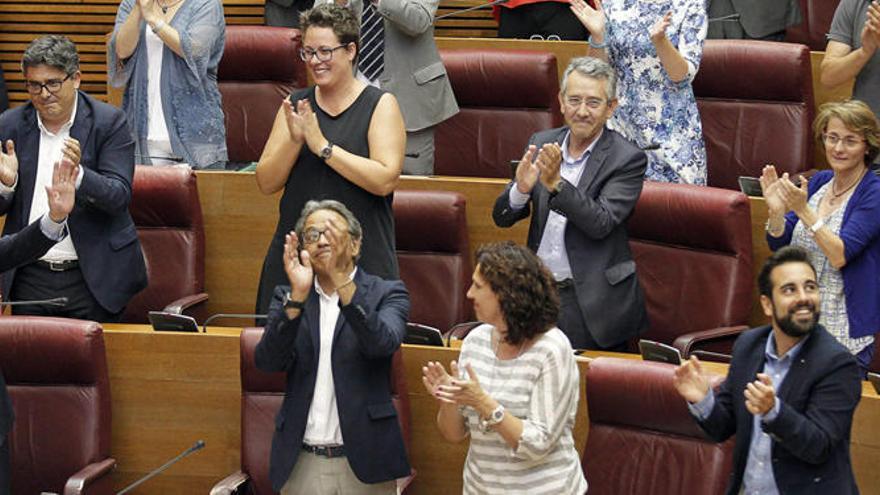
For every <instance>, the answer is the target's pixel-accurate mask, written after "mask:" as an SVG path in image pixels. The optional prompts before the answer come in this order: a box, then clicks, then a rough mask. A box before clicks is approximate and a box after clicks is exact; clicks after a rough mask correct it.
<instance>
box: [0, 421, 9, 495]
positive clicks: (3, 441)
mask: <svg viewBox="0 0 880 495" xmlns="http://www.w3.org/2000/svg"><path fill="white" fill-rule="evenodd" d="M9 471H10V468H9V442H8V441H7V438H6V435H5V434H2V435H0V495H9V494H10V493H12V488H11V484H12V481H11V480H12V475H11V473H10V472H9Z"/></svg>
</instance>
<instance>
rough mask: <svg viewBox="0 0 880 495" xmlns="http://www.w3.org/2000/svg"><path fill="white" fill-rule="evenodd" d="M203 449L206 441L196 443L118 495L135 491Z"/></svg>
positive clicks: (117, 493) (117, 494)
mask: <svg viewBox="0 0 880 495" xmlns="http://www.w3.org/2000/svg"><path fill="white" fill-rule="evenodd" d="M203 448H205V441H204V440H199V441H198V442H196V443H195V444H193V446H192V447H190V448H188V449H186V450H185V451H183V452H182V453H181V454H180V455H178V456H177V457H175V458H174V459H171V460H170V461H168V462H166V463H165V464H162V465H161V466H159V467H158V468H157V469H154V470H153V471H151V472H150V473H148V474H147V475H146V476H144V477H143V478H141V479H139V480H137V481H135V482H134V483H132V484H130V485H128V486H127V487H125V488H123V489H122V491H120V492H116V495H123V494H125V493H128V492H130V491H132V490H134V489H135V488H137V487H138V486H140V485H142V484H143V483H144V482H145V481H147V480H149V479H151V478H153V477H154V476H156V475H157V474H159V473H161V472H162V471H165V470H166V469H168V468H169V467H171V466H172V465H173V464H175V463H176V462H177V461H179V460H181V459H183V458H184V457H186V456H188V455H190V454H192V453H193V452H195V451H197V450H200V449H203Z"/></svg>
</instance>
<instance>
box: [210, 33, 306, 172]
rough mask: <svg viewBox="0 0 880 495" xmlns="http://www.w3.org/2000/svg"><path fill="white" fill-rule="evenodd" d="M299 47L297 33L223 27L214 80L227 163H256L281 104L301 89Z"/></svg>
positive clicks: (302, 70) (302, 68) (302, 74)
mask: <svg viewBox="0 0 880 495" xmlns="http://www.w3.org/2000/svg"><path fill="white" fill-rule="evenodd" d="M300 43H301V36H300V32H299V30H298V29H290V28H282V27H269V26H226V44H225V46H224V48H223V58H222V59H221V60H220V67H219V68H218V74H217V80H218V83H219V86H220V93H221V95H222V96H223V114H224V116H225V119H226V147H227V149H228V152H229V160H230V161H232V162H253V161H257V160H259V159H260V155H261V154H262V153H263V147H264V146H265V144H266V140H267V139H268V138H269V132H270V131H271V130H272V123H273V122H274V121H275V115H276V114H277V113H278V108H279V107H280V106H281V101H282V100H283V99H284V98H285V97H287V96H288V95H289V94H290V92H291V91H292V90H293V89H295V88H304V87H305V86H306V84H307V82H306V69H305V65H304V64H303V61H302V59H300V57H299V48H300Z"/></svg>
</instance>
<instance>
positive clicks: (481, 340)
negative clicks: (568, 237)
mask: <svg viewBox="0 0 880 495" xmlns="http://www.w3.org/2000/svg"><path fill="white" fill-rule="evenodd" d="M468 298H469V299H470V300H471V301H472V302H473V304H474V311H475V312H476V315H477V318H478V319H479V320H480V321H482V322H485V324H483V325H481V326H479V327H477V328H475V329H473V330H472V331H471V332H470V333H469V334H468V336H467V337H466V338H465V340H464V343H463V345H462V347H461V356H460V358H459V361H458V362H457V363H456V362H455V361H453V362H452V363H450V372H451V373H452V375H450V374H449V373H447V372H446V370H445V368H444V367H443V365H442V364H440V363H437V362H428V363H427V364H426V365H425V367H424V368H422V372H423V375H424V376H423V381H424V384H425V388H426V389H427V390H428V392H429V393H431V394H432V395H433V396H434V397H436V398H437V400H438V401H440V410H439V411H438V413H437V426H438V427H439V428H440V432H441V433H442V434H443V437H444V438H446V439H447V440H449V441H451V442H460V441H462V440H464V439H465V438H466V437H467V436H468V435H470V437H471V442H470V449H469V450H468V455H467V460H466V461H465V466H464V473H463V482H464V490H463V491H464V493H466V494H469V493H473V494H477V493H479V494H492V493H499V494H500V493H529V494H530V495H539V494H548V495H549V494H552V495H564V494H578V495H579V494H583V493H584V492H585V491H586V489H587V481H586V479H585V478H584V474H583V471H582V469H581V463H580V458H579V456H578V453H577V451H576V450H575V447H574V437H573V435H572V429H573V428H574V421H575V415H576V413H577V403H578V397H579V389H578V382H579V378H580V377H579V374H578V369H577V364H576V363H575V358H574V352H573V350H572V348H571V344H570V343H569V341H568V338H566V336H565V334H564V333H562V331H561V330H559V329H558V328H556V326H555V321H556V317H557V314H558V312H559V296H558V295H557V293H556V284H555V282H554V281H553V277H552V275H551V274H550V272H549V271H548V270H547V268H546V267H544V265H543V264H542V263H541V260H540V259H539V258H538V257H537V256H535V254H534V253H532V252H531V251H530V250H529V249H528V248H526V247H523V246H517V245H515V244H514V243H512V242H504V243H495V244H489V245H487V246H484V247H482V248H480V249H479V250H478V251H477V268H476V269H475V270H474V275H473V283H472V285H471V287H470V289H469V290H468Z"/></svg>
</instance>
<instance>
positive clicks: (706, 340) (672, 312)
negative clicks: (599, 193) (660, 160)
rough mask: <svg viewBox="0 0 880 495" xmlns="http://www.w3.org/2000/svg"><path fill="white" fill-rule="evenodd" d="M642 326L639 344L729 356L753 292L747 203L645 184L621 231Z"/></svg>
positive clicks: (707, 191)
mask: <svg viewBox="0 0 880 495" xmlns="http://www.w3.org/2000/svg"><path fill="white" fill-rule="evenodd" d="M627 228H628V231H629V237H630V248H631V249H632V251H633V257H634V259H635V262H636V270H637V273H638V276H639V282H640V283H641V285H642V289H643V290H644V293H645V300H646V305H647V309H648V319H649V322H650V326H649V328H648V331H647V332H646V333H645V334H644V335H642V338H645V339H649V340H655V341H659V342H663V343H665V344H670V345H672V344H675V345H676V346H677V347H679V349H680V350H681V351H682V352H683V353H684V354H686V355H687V354H690V352H691V351H692V350H694V349H697V348H699V349H703V350H709V351H716V352H722V353H725V354H730V351H731V349H732V347H733V341H734V340H735V339H736V337H737V335H738V334H739V333H740V332H742V330H744V329H745V328H746V327H745V326H744V325H746V324H747V323H748V319H749V311H750V309H751V294H752V287H753V286H754V281H753V274H752V231H751V215H750V213H749V202H748V198H747V197H746V196H745V195H744V194H742V193H740V192H737V191H728V190H724V189H716V188H712V187H700V186H691V185H684V184H668V183H660V182H650V181H649V182H645V186H644V188H643V189H642V194H641V196H640V197H639V201H638V202H637V203H636V207H635V210H634V212H633V214H632V216H631V217H630V219H629V222H628V224H627Z"/></svg>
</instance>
